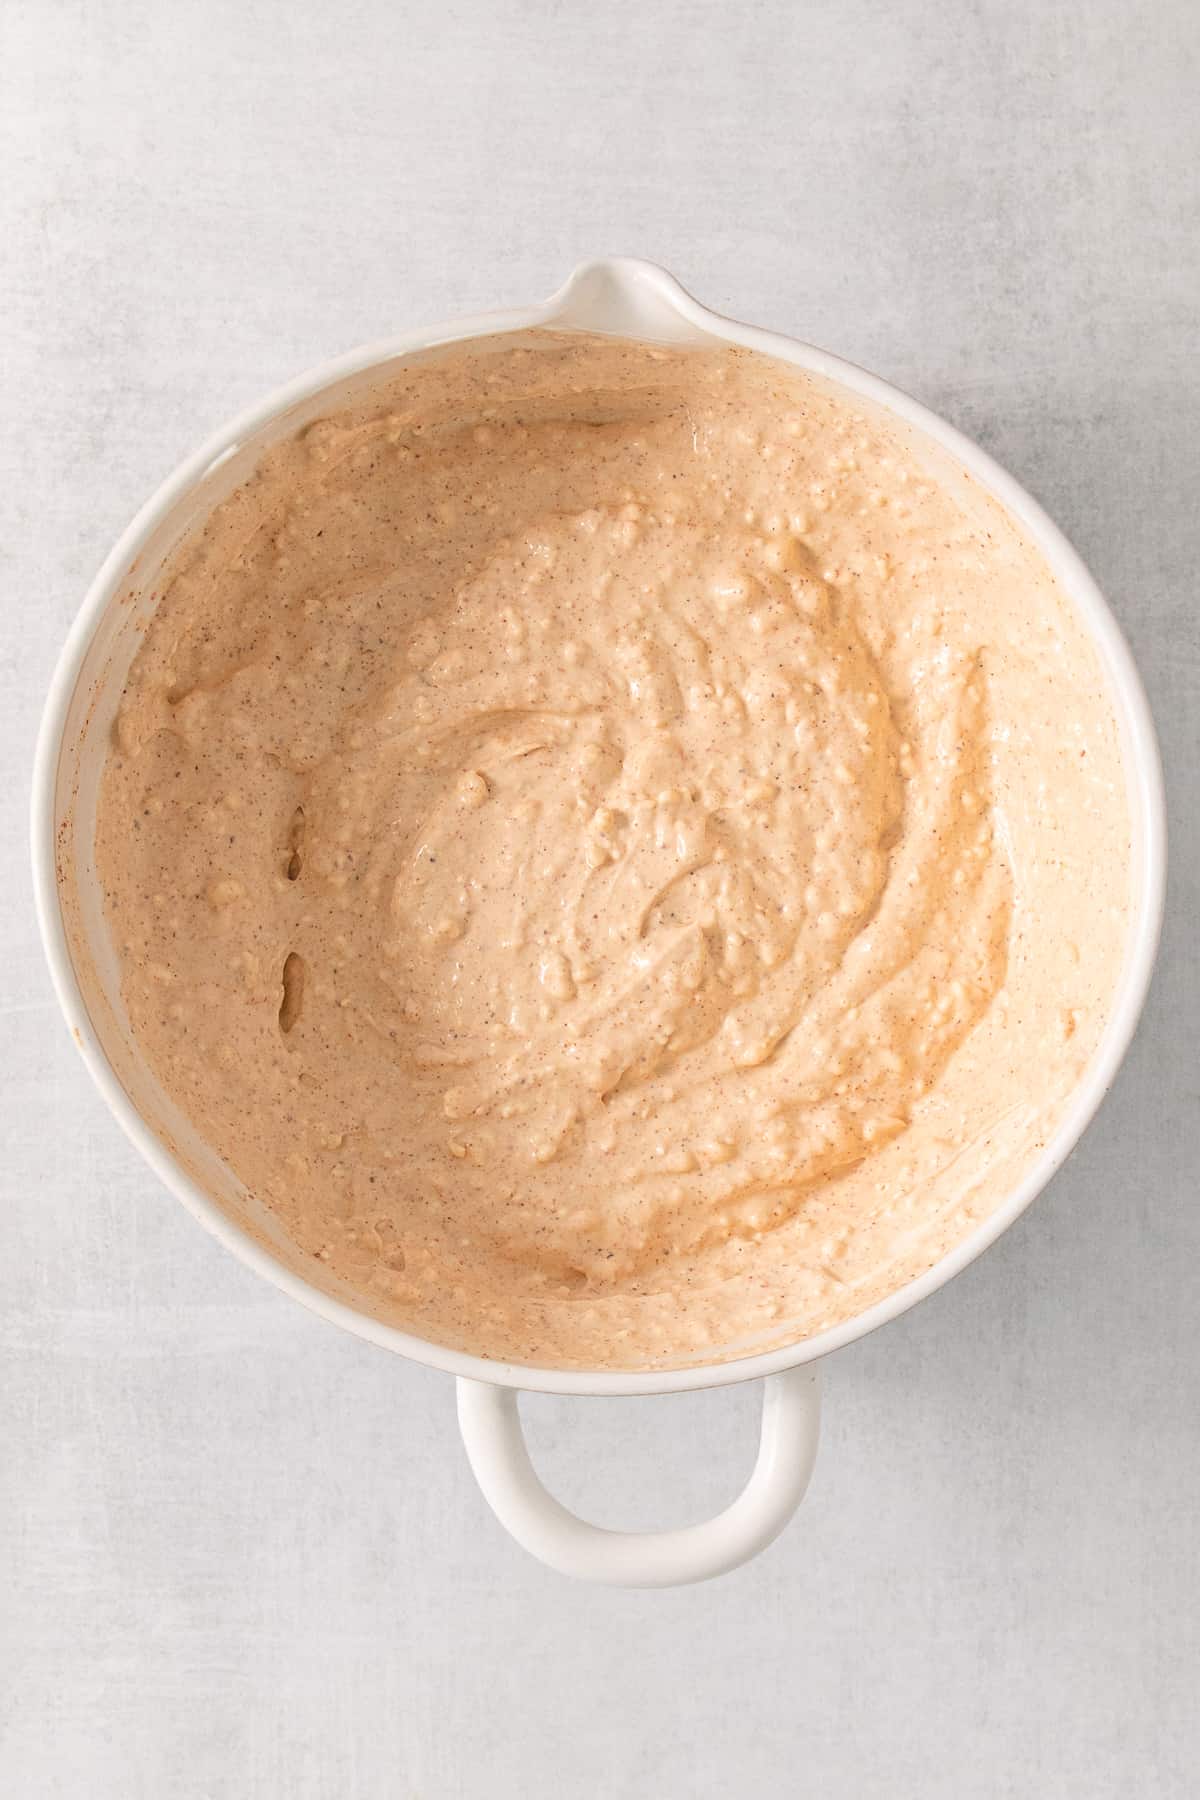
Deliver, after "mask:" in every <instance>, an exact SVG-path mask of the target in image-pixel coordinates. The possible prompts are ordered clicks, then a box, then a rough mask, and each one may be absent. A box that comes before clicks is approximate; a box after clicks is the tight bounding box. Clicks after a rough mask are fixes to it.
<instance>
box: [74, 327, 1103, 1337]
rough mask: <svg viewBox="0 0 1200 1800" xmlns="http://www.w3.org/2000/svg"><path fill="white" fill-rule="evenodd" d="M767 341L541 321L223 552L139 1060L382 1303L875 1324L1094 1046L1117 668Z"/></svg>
mask: <svg viewBox="0 0 1200 1800" xmlns="http://www.w3.org/2000/svg"><path fill="white" fill-rule="evenodd" d="M861 404H862V403H860V402H857V401H855V400H854V399H853V397H852V396H850V395H848V394H846V393H844V392H841V391H839V390H834V389H832V388H829V387H825V386H823V385H820V384H818V383H817V382H815V381H814V380H812V379H810V378H808V377H806V376H804V375H802V374H800V373H798V372H796V371H793V370H790V369H787V368H785V367H784V366H782V365H779V364H776V363H773V362H770V361H767V360H765V359H762V358H757V357H754V356H752V355H750V354H748V353H745V352H738V351H732V350H713V351H702V352H701V351H694V352H689V351H671V352H668V351H662V350H652V349H648V348H647V347H645V346H638V345H632V344H627V343H622V342H618V341H614V340H606V339H590V338H584V337H576V336H566V335H561V336H553V335H549V334H530V335H527V336H525V337H524V338H520V339H514V338H501V339H496V340H493V341H492V342H491V343H490V344H488V345H487V346H486V347H484V348H482V349H480V348H476V349H474V350H471V351H468V352H454V353H450V354H445V353H443V354H441V355H437V356H434V357H431V358H429V359H427V360H426V361H424V362H420V363H417V364H415V365H410V366H409V367H408V368H406V369H405V370H404V371H403V372H402V373H401V374H399V375H398V376H395V377H394V378H393V379H392V380H391V382H390V383H389V384H388V385H386V386H378V387H376V388H375V389H374V390H373V392H372V393H371V394H370V396H369V397H368V399H367V400H366V401H360V402H359V403H358V404H357V405H356V406H355V408H354V409H353V410H350V411H347V412H345V413H342V414H339V415H337V416H335V417H331V418H328V419H325V420H322V421H321V422H320V423H318V424H316V425H314V426H312V427H310V428H309V429H307V430H306V431H304V432H303V433H302V434H301V435H299V436H298V437H296V438H294V439H292V440H291V441H289V442H287V443H285V444H283V445H282V446H281V447H279V448H277V449H276V450H275V451H273V452H272V453H271V454H270V455H269V456H268V457H267V459H266V460H265V461H264V463H263V464H262V466H261V467H260V469H259V471H258V472H257V474H256V475H255V476H254V478H253V479H252V480H250V481H249V482H247V483H246V485H244V486H243V487H242V488H241V489H239V491H238V492H236V493H235V494H234V495H233V496H232V498H231V499H229V500H228V501H227V502H226V503H225V504H224V505H223V506H222V507H221V508H220V509H219V510H218V511H217V512H216V514H215V515H214V516H213V517H212V518H211V519H210V520H209V521H208V524H207V526H206V528H205V530H204V532H203V534H202V536H199V537H197V538H196V539H194V540H193V541H192V542H191V543H189V544H188V545H186V546H185V547H184V549H183V550H182V551H181V552H180V554H179V556H178V557H177V559H176V561H175V564H174V568H173V571H172V574H171V577H170V579H169V580H168V582H167V584H166V586H165V591H164V592H163V594H162V598H161V600H160V602H159V604H158V607H157V611H156V613H155V615H154V618H153V621H152V623H151V626H150V629H149V631H148V633H147V635H146V639H145V643H144V645H143V647H142V649H141V651H140V653H139V655H138V657H137V659H136V661H135V663H134V666H133V670H132V672H131V675H130V679H129V683H128V687H127V689H126V692H125V696H124V700H123V703H122V707H121V712H120V717H119V722H118V727H117V733H116V741H115V744H114V747H113V750H112V752H111V755H110V758H109V761H108V765H107V769H106V772H105V778H104V787H103V795H102V803H101V810H100V818H99V827H98V838H97V853H98V862H99V867H100V872H101V876H102V879H103V882H104V885H105V889H106V903H107V908H108V916H109V919H110V922H111V926H112V930H113V933H114V936H115V938H116V940H117V942H118V945H119V948H120V954H121V958H122V967H123V992H124V998H125V1003H126V1005H127V1008H128V1012H129V1017H130V1020H131V1023H132V1026H133V1029H134V1032H135V1035H136V1038H137V1040H138V1041H139V1043H140V1045H141V1046H142V1048H143V1050H144V1051H145V1053H146V1054H147V1056H148V1057H149V1059H150V1061H151V1063H152V1066H153V1067H154V1069H155V1071H156V1072H157V1074H158V1076H159V1078H160V1080H161V1081H162V1083H163V1085H164V1087H165V1088H166V1090H167V1091H168V1092H169V1093H170V1094H171V1095H172V1096H173V1097H174V1098H175V1100H176V1101H177V1102H178V1103H179V1104H180V1105H181V1106H182V1108H183V1109H184V1111H185V1112H186V1113H187V1114H188V1115H189V1116H190V1117H191V1119H192V1120H193V1121H194V1122H195V1124H196V1125H197V1126H198V1128H199V1129H200V1130H201V1131H202V1132H203V1134H204V1135H205V1137H206V1138H207V1139H208V1140H209V1142H211V1143H212V1144H213V1145H214V1146H215V1147H216V1148H217V1149H218V1150H219V1151H220V1153H221V1154H222V1156H223V1157H224V1158H225V1159H226V1160H227V1162H228V1163H229V1164H230V1166H231V1167H232V1168H233V1170H234V1171H235V1172H236V1173H237V1175H238V1176H239V1177H240V1178H241V1179H242V1180H243V1181H244V1182H245V1183H246V1184H247V1186H248V1187H249V1188H250V1190H251V1191H252V1192H253V1193H254V1194H255V1195H256V1196H257V1197H258V1198H259V1199H260V1200H261V1201H263V1202H264V1203H265V1204H266V1205H267V1206H268V1207H269V1208H270V1209H271V1210H272V1211H273V1212H274V1213H275V1214H277V1215H278V1217H279V1218H280V1220H281V1221H282V1222H283V1223H284V1225H285V1227H286V1230H287V1232H288V1233H289V1235H290V1236H291V1237H292V1238H293V1239H294V1240H295V1242H296V1243H297V1244H298V1245H299V1246H300V1247H301V1248H302V1249H303V1250H304V1251H305V1252H306V1253H308V1254H309V1255H311V1256H312V1257H314V1258H317V1259H319V1260H320V1261H321V1262H322V1263H324V1264H325V1265H327V1268H328V1270H329V1272H330V1274H331V1275H333V1276H335V1277H341V1278H343V1279H345V1280H348V1281H350V1282H351V1283H352V1284H353V1286H354V1288H355V1289H356V1290H357V1291H359V1292H361V1293H362V1295H363V1296H364V1302H365V1303H366V1304H369V1305H370V1306H371V1308H372V1310H374V1311H376V1312H379V1313H382V1315H383V1316H385V1317H388V1318H390V1319H392V1320H393V1321H394V1322H397V1323H401V1324H403V1325H405V1326H407V1327H409V1328H410V1329H412V1330H414V1331H417V1332H419V1333H420V1334H422V1335H424V1336H427V1337H431V1338H435V1339H437V1340H440V1341H443V1342H447V1343H452V1344H456V1345H461V1346H465V1347H467V1348H469V1349H473V1350H476V1351H479V1352H482V1353H484V1354H487V1355H490V1356H494V1357H505V1358H512V1359H516V1360H520V1361H532V1362H544V1363H554V1364H559V1365H578V1366H604V1365H608V1366H612V1367H626V1368H630V1367H643V1366H654V1365H662V1364H664V1363H682V1362H686V1361H688V1360H693V1359H696V1358H711V1357H715V1356H720V1355H731V1354H736V1353H738V1351H739V1350H740V1349H741V1350H744V1349H745V1348H747V1347H760V1346H764V1345H766V1344H768V1343H771V1342H774V1341H778V1340H780V1339H784V1338H795V1337H800V1336H804V1335H807V1334H809V1333H812V1332H814V1331H817V1330H819V1329H821V1328H823V1327H826V1326H828V1325H830V1324H832V1323H835V1322H836V1321H839V1320H842V1319H845V1318H847V1317H849V1316H850V1315H852V1314H854V1313H856V1312H858V1311H860V1310H862V1308H863V1307H865V1306H866V1305H868V1304H870V1303H871V1302H872V1301H873V1300H875V1299H878V1298H879V1297H881V1296H882V1295H883V1294H885V1293H887V1292H889V1291H890V1290H891V1289H893V1288H894V1287H896V1286H898V1285H899V1284H900V1283H901V1282H902V1281H904V1280H906V1279H909V1278H911V1277H912V1275H914V1274H915V1273H916V1272H918V1271H919V1270H920V1269H922V1268H924V1267H926V1266H928V1264H930V1263H931V1262H933V1261H934V1260H936V1259H937V1258H938V1257H939V1256H940V1255H941V1254H943V1253H944V1251H945V1249H946V1248H947V1247H948V1246H949V1245H950V1244H951V1243H953V1242H954V1241H955V1240H956V1239H958V1238H959V1237H961V1236H962V1235H963V1233H964V1232H965V1231H967V1230H969V1229H970V1228H971V1226H972V1225H973V1224H974V1223H975V1222H977V1220H978V1219H979V1218H980V1217H981V1216H982V1215H983V1214H984V1213H986V1211H987V1209H988V1208H989V1206H991V1205H992V1204H993V1203H994V1202H995V1201H996V1200H997V1199H998V1198H999V1197H1000V1196H1001V1194H1002V1193H1003V1192H1004V1191H1005V1189H1006V1188H1007V1187H1009V1186H1011V1183H1012V1181H1013V1179H1014V1178H1015V1176H1016V1175H1017V1174H1018V1173H1019V1171H1020V1169H1021V1167H1022V1166H1023V1165H1024V1164H1025V1163H1027V1161H1028V1160H1029V1158H1030V1157H1031V1156H1032V1154H1033V1153H1034V1152H1035V1150H1036V1149H1037V1148H1038V1147H1039V1146H1040V1144H1041V1143H1042V1142H1043V1141H1044V1140H1045V1137H1046V1134H1047V1132H1048V1131H1049V1130H1050V1129H1051V1128H1052V1127H1053V1125H1054V1123H1055V1121H1056V1118H1057V1116H1058V1113H1059V1112H1060V1110H1061V1107H1062V1103H1063V1101H1064V1098H1065V1096H1066V1095H1067V1093H1068V1092H1069V1090H1070V1089H1071V1088H1072V1086H1073V1085H1074V1083H1075V1082H1076V1081H1077V1079H1078V1077H1079V1074H1080V1071H1081V1069H1082V1067H1083V1065H1084V1063H1085V1062H1086V1060H1087V1058H1088V1056H1089V1055H1090V1053H1091V1052H1092V1050H1093V1049H1094V1047H1095V1044H1096V1041H1097V1037H1098V1034H1099V1032H1100V1029H1101V1026H1102V1024H1103V1021H1104V1016H1105V1009H1106V1006H1107V1003H1108V999H1109V996H1110V993H1111V990H1112V987H1113V983H1114V980H1115V975H1116V971H1117V967H1118V963H1119V958H1120V952H1121V945H1122V937H1123V929H1124V925H1125V919H1126V909H1127V884H1128V842H1127V835H1128V833H1127V818H1126V812H1125V805H1124V800H1123V784H1122V774H1121V768H1120V762H1119V755H1118V750H1117V744H1116V732H1115V727H1114V722H1113V718H1112V714H1111V710H1110V706H1109V703H1108V700H1107V698H1106V695H1105V693H1104V689H1103V684H1102V681H1101V677H1100V673H1099V670H1098V667H1097V664H1096V660H1095V657H1094V655H1093V652H1092V650H1091V648H1090V646H1089V644H1088V642H1087V640H1086V639H1085V638H1084V636H1083V634H1082V632H1081V631H1080V630H1079V628H1078V626H1077V625H1076V624H1075V622H1074V620H1073V618H1072V616H1071V613H1070V611H1069V608H1068V605H1067V603H1066V602H1065V600H1064V599H1063V598H1062V596H1061V595H1060V594H1059V592H1058V591H1057V590H1056V588H1055V586H1054V584H1053V581H1052V579H1051V577H1050V575H1049V573H1048V571H1047V569H1046V568H1045V566H1044V564H1043V563H1042V562H1041V561H1040V559H1039V558H1038V557H1037V556H1036V555H1035V554H1034V553H1033V552H1032V551H1031V550H1030V549H1029V548H1028V547H1027V546H1026V545H1024V544H1023V543H1022V542H1021V541H1020V539H1019V538H1018V537H1017V535H1016V533H1015V531H1014V529H1013V527H1012V525H1011V524H1010V523H1009V522H1008V520H1007V519H1006V517H1005V516H1004V515H1002V514H1001V513H1000V511H999V510H998V508H996V507H995V505H994V504H993V503H992V502H990V501H989V500H988V499H987V498H986V497H985V496H984V495H982V494H981V493H980V491H979V490H978V489H977V488H975V487H974V486H973V485H972V484H971V482H970V481H969V480H968V479H967V478H966V477H964V476H963V475H962V474H961V472H957V471H954V470H952V469H951V468H950V466H949V465H947V466H946V467H944V468H938V469H936V470H935V469H934V468H933V467H932V465H931V464H930V462H929V458H930V457H931V456H932V455H935V454H936V453H935V452H932V451H931V450H930V448H929V446H926V447H925V449H924V450H923V451H922V450H920V449H919V448H918V447H917V446H916V445H915V444H913V443H910V442H908V441H906V440H905V439H904V438H903V437H902V436H901V435H900V430H899V428H898V427H897V426H896V425H895V424H894V422H893V423H891V424H889V423H888V422H886V421H885V420H884V419H883V418H881V417H867V416H865V415H864V413H863V412H862V411H861Z"/></svg>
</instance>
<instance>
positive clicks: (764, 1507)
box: [458, 1363, 821, 1587]
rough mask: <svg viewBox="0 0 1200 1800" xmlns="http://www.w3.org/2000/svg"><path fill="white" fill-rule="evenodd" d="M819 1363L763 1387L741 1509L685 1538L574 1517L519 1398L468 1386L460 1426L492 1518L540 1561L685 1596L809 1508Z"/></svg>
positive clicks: (564, 1571)
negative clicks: (540, 1469) (549, 1473)
mask: <svg viewBox="0 0 1200 1800" xmlns="http://www.w3.org/2000/svg"><path fill="white" fill-rule="evenodd" d="M820 1418H821V1397H820V1388H819V1385H818V1380H817V1368H816V1364H815V1363H807V1364H804V1365H803V1366H802V1367H800V1368H798V1369H785V1370H784V1371H783V1373H782V1374H779V1375H768V1376H767V1377H766V1379H765V1381H764V1383H763V1407H762V1427H761V1432H760V1438H759V1446H758V1459H757V1461H756V1462H755V1464H754V1468H753V1470H752V1472H751V1475H750V1479H749V1481H748V1482H747V1483H746V1485H745V1487H744V1488H743V1489H742V1491H741V1493H740V1494H739V1495H738V1497H737V1499H736V1500H735V1501H734V1502H733V1504H732V1505H731V1506H728V1507H726V1509H725V1511H724V1512H721V1513H718V1514H717V1516H716V1517H715V1518H714V1519H706V1520H705V1521H704V1522H703V1523H702V1524H700V1525H685V1526H684V1527H682V1529H680V1530H678V1531H608V1530H605V1529H604V1528H603V1527H602V1526H599V1525H589V1524H588V1523H587V1522H586V1521H585V1520H583V1519H580V1518H577V1517H576V1515H575V1514H574V1513H572V1512H568V1510H567V1508H566V1507H565V1506H562V1505H561V1504H560V1503H559V1502H558V1501H557V1500H556V1499H555V1498H554V1497H553V1495H552V1494H549V1493H547V1491H546V1489H545V1488H544V1487H543V1485H542V1483H541V1481H540V1480H539V1479H538V1477H537V1475H536V1473H535V1472H534V1467H533V1464H532V1462H531V1461H530V1459H529V1450H528V1448H527V1446H526V1443H525V1437H524V1433H523V1432H522V1430H521V1418H520V1414H519V1412H518V1410H517V1394H516V1391H515V1390H514V1389H513V1388H502V1387H496V1386H494V1385H493V1383H491V1382H487V1381H469V1380H467V1379H465V1378H464V1377H461V1376H460V1377H459V1382H458V1422H459V1427H460V1429H461V1431H462V1435H463V1443H464V1444H465V1445H466V1450H467V1458H468V1460H469V1462H470V1464H471V1467H472V1469H473V1470H474V1472H475V1479H476V1480H477V1481H478V1483H479V1485H480V1487H481V1489H482V1490H483V1495H484V1498H485V1499H486V1500H487V1502H488V1504H489V1506H490V1507H491V1508H492V1511H493V1512H494V1513H495V1514H496V1517H497V1518H498V1519H499V1520H500V1523H501V1524H502V1525H503V1526H505V1527H506V1528H507V1530H508V1531H510V1532H511V1533H512V1535H513V1537H515V1538H516V1540H517V1542H518V1543H519V1544H521V1545H523V1546H524V1548H525V1549H526V1550H528V1551H529V1552H530V1553H531V1555H533V1556H536V1557H539V1558H540V1559H541V1561H542V1562H544V1563H548V1564H549V1566H550V1567H551V1568H552V1569H557V1570H558V1571H559V1573H560V1574H561V1575H573V1576H575V1577H576V1578H577V1579H578V1580H580V1581H600V1582H607V1583H609V1584H610V1585H612V1586H615V1587H675V1586H677V1585H679V1584H682V1583H683V1582H688V1581H707V1580H708V1579H709V1578H710V1576H713V1575H723V1574H725V1572H726V1571H727V1570H728V1569H736V1568H737V1566H738V1564H739V1563H744V1562H747V1561H749V1559H750V1557H752V1556H757V1554H758V1552H759V1551H760V1550H764V1549H765V1548H766V1546H767V1545H768V1544H769V1543H770V1542H771V1540H772V1539H773V1538H775V1537H777V1536H778V1534H779V1533H780V1532H781V1531H782V1530H783V1527H784V1526H785V1525H786V1524H787V1522H788V1520H789V1519H790V1518H791V1516H792V1514H793V1513H794V1512H795V1510H796V1508H797V1506H799V1504H800V1502H801V1500H802V1499H803V1498H804V1491H805V1489H806V1488H807V1486H808V1482H809V1477H810V1476H811V1474H812V1469H813V1463H814V1461H815V1460H816V1455H817V1434H818V1430H819V1427H820Z"/></svg>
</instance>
